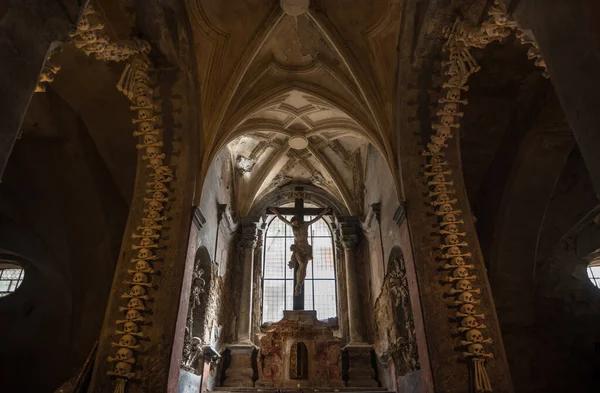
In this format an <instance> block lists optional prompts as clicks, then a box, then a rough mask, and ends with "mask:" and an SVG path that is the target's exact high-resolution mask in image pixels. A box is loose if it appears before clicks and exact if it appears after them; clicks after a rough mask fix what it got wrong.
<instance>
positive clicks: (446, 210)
mask: <svg viewBox="0 0 600 393" xmlns="http://www.w3.org/2000/svg"><path fill="white" fill-rule="evenodd" d="M453 209H454V207H452V205H451V204H449V203H444V204H443V205H440V208H439V209H438V212H439V213H450V212H451V211H452V210H453Z"/></svg>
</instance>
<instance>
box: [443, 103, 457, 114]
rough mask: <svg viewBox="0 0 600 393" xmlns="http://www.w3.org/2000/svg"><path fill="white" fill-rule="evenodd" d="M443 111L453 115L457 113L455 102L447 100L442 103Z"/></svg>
mask: <svg viewBox="0 0 600 393" xmlns="http://www.w3.org/2000/svg"><path fill="white" fill-rule="evenodd" d="M444 112H446V113H450V114H451V115H454V114H456V113H458V105H456V103H455V102H447V103H445V104H444Z"/></svg>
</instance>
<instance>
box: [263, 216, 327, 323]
mask: <svg viewBox="0 0 600 393" xmlns="http://www.w3.org/2000/svg"><path fill="white" fill-rule="evenodd" d="M291 217H292V216H285V218H286V219H287V220H290V219H291ZM313 218H314V217H313V216H307V217H305V218H304V219H305V220H306V221H309V220H312V219H313ZM308 234H309V243H310V244H311V245H312V248H313V260H312V261H310V262H309V264H308V268H307V271H306V279H305V281H304V293H303V295H304V308H305V309H306V310H316V311H317V318H318V319H320V320H326V319H328V318H334V317H336V316H337V286H336V277H335V256H334V251H333V239H332V237H331V230H330V229H329V226H328V225H327V223H326V222H325V220H323V219H321V220H319V221H317V222H315V223H314V224H312V225H311V226H310V227H309V230H308ZM292 244H294V235H293V234H292V230H291V228H290V227H289V226H287V225H286V224H285V223H284V222H283V221H281V220H280V219H279V218H277V217H273V218H272V219H271V221H270V223H269V227H268V229H267V233H266V235H265V242H264V255H263V277H262V279H263V309H262V322H263V323H264V322H276V321H279V320H280V319H281V318H283V310H292V309H293V299H294V271H293V270H292V269H290V268H288V262H289V260H290V258H291V254H292V253H291V251H290V246H291V245H292Z"/></svg>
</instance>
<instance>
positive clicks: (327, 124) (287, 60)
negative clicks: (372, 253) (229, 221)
mask: <svg viewBox="0 0 600 393" xmlns="http://www.w3.org/2000/svg"><path fill="white" fill-rule="evenodd" d="M225 3H226V4H225ZM187 5H188V12H189V15H190V21H191V25H192V30H193V32H194V45H195V48H196V56H197V58H196V63H197V65H198V67H197V69H198V80H199V92H198V94H199V97H200V103H201V108H200V114H201V124H202V136H201V150H202V153H203V154H202V162H200V163H199V165H200V168H201V170H200V172H201V176H200V178H201V179H202V178H203V176H204V173H206V170H207V168H208V166H209V165H210V163H211V161H212V159H213V158H214V156H215V155H216V153H217V152H218V151H220V150H221V149H223V148H225V147H227V148H228V149H229V150H230V151H231V153H232V155H233V156H234V157H233V158H234V161H235V162H236V167H237V183H236V187H237V190H236V194H237V195H238V198H239V199H240V201H239V204H238V207H239V210H240V212H241V213H242V214H244V212H247V211H248V210H249V208H250V207H251V204H252V203H253V201H254V200H256V198H260V196H262V195H265V194H266V193H268V192H269V191H271V190H272V189H274V188H276V187H278V186H280V185H283V184H285V183H288V182H290V181H298V182H310V183H312V184H314V185H317V186H319V187H321V188H323V189H325V190H327V191H328V192H329V193H331V194H332V195H333V196H335V197H336V198H338V199H339V200H340V201H341V202H343V203H344V204H345V205H346V206H347V207H348V209H349V210H350V211H352V212H355V213H360V211H361V209H362V205H361V204H362V187H363V178H362V177H363V173H364V160H365V159H366V157H365V154H366V147H367V146H368V144H372V145H374V146H375V147H376V148H377V149H378V150H379V151H380V152H381V153H382V154H383V156H384V157H385V158H386V160H387V161H388V163H389V164H390V165H391V166H392V167H393V166H394V165H393V164H394V156H393V154H392V151H391V147H390V144H389V139H390V138H389V134H390V132H391V129H392V122H393V116H392V103H393V100H394V91H395V86H394V81H395V73H396V68H397V57H398V55H397V52H396V47H397V43H398V39H399V31H400V25H401V23H400V21H401V17H402V10H403V2H402V1H401V0H372V1H347V0H313V1H309V0H271V1H265V0H245V1H235V2H223V1H222V0H189V2H188V4H187ZM305 145H306V146H305ZM392 172H395V171H392ZM198 186H199V187H201V186H202V184H201V183H200V184H199V185H198ZM396 186H398V185H397V184H396Z"/></svg>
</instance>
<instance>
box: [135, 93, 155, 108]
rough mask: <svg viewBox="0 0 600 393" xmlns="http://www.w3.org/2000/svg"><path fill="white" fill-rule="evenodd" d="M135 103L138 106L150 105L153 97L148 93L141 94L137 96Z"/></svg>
mask: <svg viewBox="0 0 600 393" xmlns="http://www.w3.org/2000/svg"><path fill="white" fill-rule="evenodd" d="M135 103H136V104H137V106H150V105H151V104H152V99H151V98H150V97H149V96H147V95H139V96H137V97H136V98H135Z"/></svg>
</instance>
